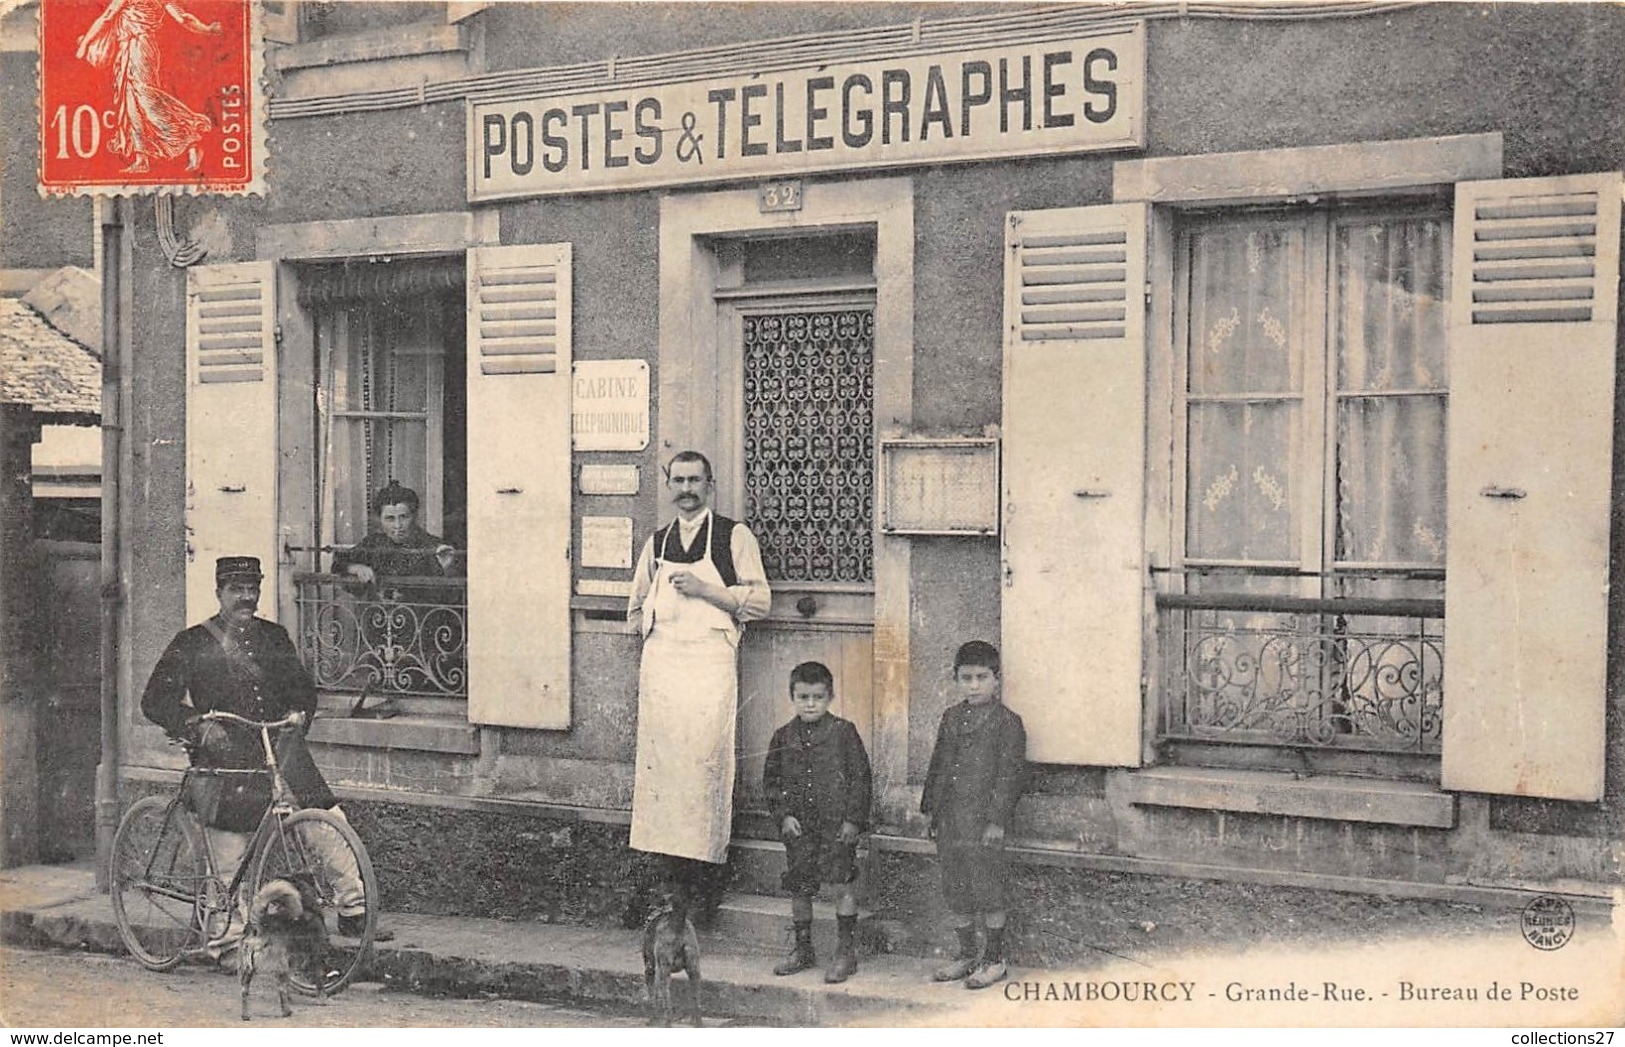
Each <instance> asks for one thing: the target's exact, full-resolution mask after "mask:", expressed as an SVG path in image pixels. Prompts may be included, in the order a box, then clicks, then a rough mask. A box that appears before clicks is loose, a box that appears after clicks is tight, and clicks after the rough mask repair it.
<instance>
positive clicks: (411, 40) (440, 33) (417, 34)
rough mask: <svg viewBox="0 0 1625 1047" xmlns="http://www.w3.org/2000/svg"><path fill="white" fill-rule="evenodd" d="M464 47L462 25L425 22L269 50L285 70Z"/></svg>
mask: <svg viewBox="0 0 1625 1047" xmlns="http://www.w3.org/2000/svg"><path fill="white" fill-rule="evenodd" d="M467 50H468V37H467V34H466V32H465V31H464V29H463V27H462V26H457V25H441V24H429V23H425V24H423V25H410V26H399V27H396V28H393V29H380V30H377V31H375V32H370V33H350V34H346V35H344V36H336V37H331V38H328V39H323V40H313V41H311V42H310V43H306V44H287V45H285V46H282V47H278V48H276V49H275V50H274V51H272V52H271V64H272V65H273V66H275V67H276V68H277V69H279V70H283V71H286V70H289V69H310V68H316V67H322V66H333V65H342V64H344V63H346V62H376V61H380V60H383V59H390V58H412V57H415V56H418V55H435V54H444V53H446V52H449V51H467Z"/></svg>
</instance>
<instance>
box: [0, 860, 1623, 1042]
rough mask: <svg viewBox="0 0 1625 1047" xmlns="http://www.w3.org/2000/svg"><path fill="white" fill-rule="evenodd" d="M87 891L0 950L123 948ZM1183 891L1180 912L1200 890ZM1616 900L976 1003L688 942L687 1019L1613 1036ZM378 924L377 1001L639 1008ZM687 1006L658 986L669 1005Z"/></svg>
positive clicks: (9, 885) (23, 872) (1302, 941)
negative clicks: (693, 978)
mask: <svg viewBox="0 0 1625 1047" xmlns="http://www.w3.org/2000/svg"><path fill="white" fill-rule="evenodd" d="M94 883H95V881H94V875H93V870H92V868H91V866H90V865H89V864H88V863H81V864H76V865H71V866H31V867H27V868H21V869H10V870H4V871H0V939H3V941H4V943H5V944H7V945H11V946H35V947H61V948H69V949H84V950H89V951H96V952H106V953H114V954H118V953H122V952H123V951H124V950H123V946H122V943H121V942H120V939H119V934H118V928H117V927H116V926H115V924H114V922H113V915H112V906H111V903H110V902H109V900H108V898H107V896H106V895H100V894H97V893H96V891H95V885H94ZM1193 890H1194V899H1195V900H1196V901H1200V899H1201V898H1203V897H1206V896H1207V895H1206V893H1205V892H1204V890H1203V888H1202V886H1201V885H1196V887H1195V888H1193ZM1621 902H1625V894H1622V895H1621V897H1620V898H1617V899H1615V904H1612V905H1610V904H1608V903H1607V900H1602V904H1600V905H1595V906H1591V905H1588V906H1585V907H1577V909H1576V912H1575V914H1574V915H1575V917H1576V918H1575V920H1574V921H1573V924H1572V940H1570V941H1567V942H1566V943H1564V944H1563V945H1561V946H1560V947H1557V948H1554V949H1551V950H1550V951H1546V950H1543V949H1541V948H1537V947H1533V943H1532V942H1530V941H1527V940H1526V936H1525V934H1524V933H1523V931H1522V930H1521V924H1520V913H1519V912H1518V911H1517V910H1483V911H1480V910H1478V909H1477V908H1476V907H1472V906H1458V907H1451V906H1446V907H1444V908H1443V909H1442V910H1440V913H1441V914H1442V915H1441V914H1436V918H1435V919H1433V920H1432V921H1431V922H1429V923H1427V924H1426V925H1419V926H1416V927H1414V928H1413V929H1412V933H1408V934H1405V935H1402V936H1396V935H1394V934H1392V933H1388V932H1384V933H1381V934H1376V935H1371V934H1367V933H1365V931H1364V930H1363V929H1362V928H1360V927H1358V926H1350V925H1348V924H1347V923H1346V922H1340V921H1337V920H1335V919H1334V920H1331V921H1329V922H1327V923H1326V924H1324V925H1319V926H1317V927H1314V928H1310V929H1309V930H1310V931H1311V933H1308V934H1299V933H1293V934H1287V935H1253V936H1241V937H1238V936H1234V935H1226V934H1224V933H1222V932H1220V931H1218V929H1217V927H1216V926H1215V919H1214V918H1215V917H1216V916H1218V915H1221V913H1216V912H1205V913H1201V914H1200V915H1198V912H1197V910H1198V909H1200V908H1201V906H1200V905H1198V906H1196V908H1194V909H1190V910H1187V911H1186V913H1185V917H1184V918H1194V919H1199V920H1200V926H1201V927H1206V928H1208V930H1207V931H1205V932H1201V933H1199V934H1198V935H1197V938H1196V941H1195V942H1194V943H1192V942H1190V941H1187V942H1186V944H1184V945H1178V944H1174V943H1172V942H1168V943H1155V942H1154V936H1152V935H1151V930H1152V929H1153V928H1150V927H1148V929H1147V936H1148V940H1147V945H1146V946H1145V947H1144V948H1141V949H1135V950H1131V951H1129V952H1124V953H1110V954H1105V953H1103V954H1101V955H1100V956H1098V957H1097V958H1096V959H1095V960H1093V961H1091V962H1088V963H1086V964H1084V965H1083V966H1082V967H1081V968H1080V969H1077V970H1070V971H1060V970H1045V969H1035V968H1015V969H1013V970H1012V973H1011V980H1010V981H1008V982H1006V983H1003V984H1001V985H999V986H995V987H993V988H991V989H988V990H986V991H983V992H967V991H966V990H965V989H964V988H963V987H962V986H961V985H960V984H958V983H947V984H932V983H931V982H930V980H929V979H930V971H931V968H932V966H933V965H934V962H935V961H932V960H928V959H924V958H921V957H914V956H902V955H880V956H869V957H866V958H865V959H864V960H863V961H862V968H861V970H859V972H858V974H857V975H856V976H855V977H854V978H853V979H852V980H851V981H849V982H847V983H845V984H843V985H839V986H832V985H825V984H824V983H823V981H822V976H821V975H820V974H819V973H818V972H816V971H808V972H806V973H804V974H800V975H797V976H794V977H791V978H776V977H774V976H773V973H772V967H773V964H774V963H775V962H776V961H777V960H778V959H779V958H780V957H781V956H782V955H783V951H782V949H779V948H777V947H768V946H764V945H763V944H761V942H760V940H758V941H748V940H734V939H730V938H724V937H721V936H718V935H715V934H705V935H702V936H701V947H702V950H703V953H704V972H705V980H704V994H703V997H702V999H703V1009H704V1013H705V1016H706V1019H707V1024H711V1025H714V1024H717V1023H719V1022H724V1021H728V1020H737V1021H739V1022H741V1023H744V1024H751V1023H764V1024H772V1025H789V1026H834V1025H879V1026H899V1025H944V1026H956V1027H959V1026H1012V1027H1015V1026H1020V1027H1027V1026H1046V1025H1058V1026H1105V1027H1118V1026H1226V1027H1241V1026H1280V1027H1301V1026H1337V1027H1345V1026H1372V1027H1385V1026H1421V1025H1441V1026H1486V1025H1493V1026H1518V1027H1529V1028H1538V1027H1542V1026H1578V1025H1599V1024H1600V1025H1606V1026H1613V1025H1617V1024H1619V1022H1620V1020H1621V1018H1622V1017H1625V904H1620V903H1621ZM1611 917H1612V918H1611ZM386 918H387V921H388V923H389V925H390V927H392V928H393V929H394V930H395V932H396V937H395V939H394V940H393V941H390V942H387V943H384V944H381V945H379V946H377V952H376V958H375V962H374V965H373V969H372V973H371V975H370V977H371V978H372V979H373V980H374V981H377V982H381V983H383V985H384V986H385V987H386V988H387V989H399V990H402V991H407V992H420V993H424V994H429V995H434V994H444V995H456V996H470V997H479V996H487V995H489V996H495V997H502V998H509V999H518V1000H538V1001H556V1002H572V1001H573V1002H575V1003H577V1004H579V1005H583V1006H590V1005H598V1006H608V1007H613V1008H616V1009H620V1010H623V1011H624V1010H625V1009H627V1008H641V1007H642V1006H643V996H644V987H643V961H642V956H641V954H640V948H639V947H640V938H641V932H640V931H637V930H631V931H628V930H621V929H618V928H616V929H604V928H593V927H578V926H569V925H564V924H547V923H540V922H534V921H506V920H489V919H472V918H463V917H443V916H418V915H413V914H408V913H389V914H387V917H386ZM1169 918H1170V919H1177V918H1180V917H1179V915H1178V914H1177V913H1175V912H1173V911H1172V910H1171V911H1170V912H1169ZM1282 918H1283V920H1284V921H1285V922H1291V920H1292V919H1293V917H1291V916H1290V915H1289V914H1287V913H1282ZM130 963H131V964H132V968H131V969H132V972H134V971H135V968H134V966H133V965H134V961H133V960H132V961H130ZM151 977H153V978H162V977H164V975H159V974H154V975H151ZM678 980H679V981H681V980H683V979H682V978H679V979H678ZM686 993H687V987H686V986H676V987H675V992H674V995H675V996H676V997H677V1000H678V1002H679V1003H681V1002H682V1001H683V1000H684V999H685V998H686Z"/></svg>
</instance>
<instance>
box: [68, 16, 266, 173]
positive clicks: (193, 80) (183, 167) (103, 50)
mask: <svg viewBox="0 0 1625 1047" xmlns="http://www.w3.org/2000/svg"><path fill="white" fill-rule="evenodd" d="M257 11H258V5H256V4H253V3H250V2H249V0H41V4H40V112H39V132H40V172H39V185H40V190H41V192H44V193H47V194H57V193H65V194H78V195H90V194H106V195H116V194H120V193H188V194H191V193H222V194H234V195H241V194H246V193H256V192H263V191H264V176H265V171H264V167H265V149H264V135H265V119H264V116H265V114H264V105H263V96H262V92H261V89H260V74H261V72H262V60H263V45H262V43H261V37H260V28H259V22H258V19H257V17H256V13H257Z"/></svg>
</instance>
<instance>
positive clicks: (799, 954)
mask: <svg viewBox="0 0 1625 1047" xmlns="http://www.w3.org/2000/svg"><path fill="white" fill-rule="evenodd" d="M817 966H818V956H817V955H816V954H815V953H814V952H813V943H812V921H811V920H809V921H807V922H806V923H802V922H800V921H797V922H796V944H795V945H794V946H792V947H791V949H790V955H789V956H787V957H785V959H784V962H783V963H781V964H779V965H778V966H777V967H775V968H773V973H774V974H779V975H784V974H797V973H799V972H801V971H807V970H811V969H812V968H814V967H817Z"/></svg>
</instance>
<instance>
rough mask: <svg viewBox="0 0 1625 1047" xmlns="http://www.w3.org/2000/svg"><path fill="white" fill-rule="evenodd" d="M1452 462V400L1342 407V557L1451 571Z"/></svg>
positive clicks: (1384, 400) (1370, 400)
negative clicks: (1448, 478) (1448, 447)
mask: <svg viewBox="0 0 1625 1047" xmlns="http://www.w3.org/2000/svg"><path fill="white" fill-rule="evenodd" d="M1445 459H1446V455H1445V401H1444V397H1442V396H1392V397H1359V398H1349V399H1345V400H1343V401H1342V402H1341V403H1339V405H1338V414H1337V543H1336V544H1337V551H1336V556H1337V559H1338V560H1341V561H1357V562H1364V563H1423V564H1437V565H1438V566H1440V567H1443V566H1444V548H1445V545H1444V542H1445V501H1444V499H1445V489H1444V482H1445Z"/></svg>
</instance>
